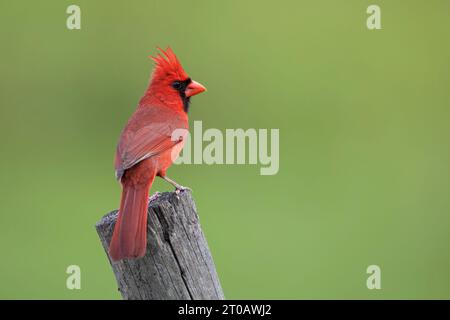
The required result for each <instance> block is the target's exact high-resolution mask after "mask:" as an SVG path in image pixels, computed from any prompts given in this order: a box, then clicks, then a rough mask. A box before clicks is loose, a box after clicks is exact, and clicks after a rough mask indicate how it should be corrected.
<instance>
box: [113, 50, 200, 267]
mask: <svg viewBox="0 0 450 320" xmlns="http://www.w3.org/2000/svg"><path fill="white" fill-rule="evenodd" d="M159 50H160V51H161V53H162V54H159V53H158V54H157V56H156V57H151V58H152V59H153V60H154V61H155V70H154V71H153V75H152V78H151V81H150V85H149V86H148V88H147V90H146V92H145V94H144V96H143V97H142V98H141V100H140V102H139V105H138V107H137V109H136V111H135V112H134V114H133V115H132V116H131V118H130V120H129V121H128V123H127V125H126V126H125V128H124V130H123V132H122V135H121V137H120V140H119V144H118V146H117V151H116V157H115V169H116V177H117V179H118V180H119V181H120V182H121V184H122V197H121V200H120V209H119V216H118V218H117V222H116V226H115V228H114V233H113V236H112V240H111V243H110V246H109V255H110V257H111V259H112V260H114V261H117V260H121V259H124V258H137V257H142V256H144V254H145V251H146V245H147V206H148V201H149V200H148V199H149V198H148V195H149V191H150V187H151V186H152V183H153V181H154V179H155V177H156V176H159V177H161V178H163V179H164V180H166V181H167V182H169V183H171V184H172V185H173V186H175V188H176V189H177V190H183V189H185V188H184V187H182V186H181V185H179V184H178V183H176V182H175V181H173V180H171V179H169V178H168V177H167V176H166V170H167V169H168V168H169V167H170V166H171V165H172V163H173V161H174V160H175V159H176V158H177V157H178V155H179V153H180V152H181V149H182V148H183V144H184V141H183V138H180V139H173V138H172V133H173V132H174V130H177V129H184V130H187V129H188V116H187V112H188V109H189V102H190V98H191V97H192V96H194V95H196V94H199V93H201V92H203V91H205V90H206V89H205V87H204V86H203V85H201V84H200V83H198V82H195V81H194V80H191V78H189V76H188V75H187V74H186V73H185V72H184V70H183V67H182V66H181V64H180V62H179V61H178V59H177V57H176V56H175V54H174V53H173V51H172V50H171V49H170V48H168V49H167V50H166V51H163V50H161V49H159ZM185 132H186V133H187V131H185Z"/></svg>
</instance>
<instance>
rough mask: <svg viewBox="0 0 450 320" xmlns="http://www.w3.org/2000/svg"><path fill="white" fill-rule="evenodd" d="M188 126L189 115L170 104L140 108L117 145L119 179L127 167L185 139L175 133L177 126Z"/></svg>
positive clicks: (117, 176)
mask: <svg viewBox="0 0 450 320" xmlns="http://www.w3.org/2000/svg"><path fill="white" fill-rule="evenodd" d="M187 128H188V122H187V118H186V117H183V116H182V115H181V114H179V113H178V112H175V111H173V110H170V109H169V108H167V107H158V106H144V107H139V108H138V110H136V112H135V113H134V114H133V116H132V117H131V119H130V120H129V122H128V124H127V125H126V126H125V129H124V130H123V132H122V135H121V137H120V140H119V144H118V145H117V151H116V159H115V169H116V178H117V179H118V180H120V178H121V177H122V175H123V173H124V171H125V170H127V169H129V168H131V167H132V166H134V165H135V164H137V163H139V162H140V161H142V160H144V159H147V158H150V157H153V156H155V155H158V154H160V153H161V152H163V151H166V150H168V149H170V148H172V147H174V146H175V145H176V144H178V143H180V142H181V141H182V139H179V137H178V136H174V138H172V135H173V133H174V131H175V130H176V129H186V130H187Z"/></svg>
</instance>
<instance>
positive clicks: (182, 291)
mask: <svg viewBox="0 0 450 320" xmlns="http://www.w3.org/2000/svg"><path fill="white" fill-rule="evenodd" d="M148 215H149V217H148V225H147V231H148V232H147V238H148V240H147V252H146V254H145V256H144V257H143V258H140V259H135V260H128V259H126V260H122V261H118V262H112V261H111V259H110V258H109V255H108V247H109V242H110V241H111V237H112V233H113V230H114V225H115V222H116V219H117V210H116V211H113V212H111V213H108V214H107V215H105V216H104V217H103V218H102V219H101V220H100V221H99V222H98V223H97V224H96V226H95V227H96V229H97V233H98V235H99V236H100V240H101V242H102V244H103V248H104V249H105V251H106V254H107V255H108V259H109V261H110V263H111V267H112V269H113V272H114V274H115V276H116V279H117V284H118V287H119V291H120V293H121V294H122V297H123V298H124V299H133V300H138V299H139V300H168V299H176V300H197V299H218V300H219V299H224V294H223V291H222V287H221V286H220V282H219V278H218V276H217V272H216V268H215V266H214V262H213V259H212V257H211V253H210V251H209V248H208V244H207V242H206V239H205V236H204V234H203V232H202V230H201V228H200V223H199V219H198V215H197V209H196V207H195V203H194V200H193V199H192V196H191V192H190V191H182V192H180V193H179V194H177V193H175V192H165V193H161V194H159V197H158V198H157V199H155V200H153V201H151V202H150V204H149V206H148Z"/></svg>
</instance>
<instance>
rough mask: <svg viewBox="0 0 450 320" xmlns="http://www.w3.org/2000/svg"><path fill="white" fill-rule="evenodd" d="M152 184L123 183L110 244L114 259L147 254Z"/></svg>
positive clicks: (110, 252) (111, 254)
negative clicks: (148, 215) (149, 195)
mask: <svg viewBox="0 0 450 320" xmlns="http://www.w3.org/2000/svg"><path fill="white" fill-rule="evenodd" d="M150 185H151V183H150V184H149V185H143V186H142V185H132V186H129V185H126V184H125V185H123V189H122V197H121V200H120V208H119V216H118V218H117V221H116V225H115V227H114V232H113V236H112V240H111V243H110V246H109V255H110V257H111V259H112V260H113V261H117V260H121V259H124V258H137V257H143V256H144V255H145V251H146V246H147V207H148V192H149V189H150Z"/></svg>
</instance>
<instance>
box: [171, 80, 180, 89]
mask: <svg viewBox="0 0 450 320" xmlns="http://www.w3.org/2000/svg"><path fill="white" fill-rule="evenodd" d="M172 88H174V89H175V90H180V89H181V82H180V81H174V82H172Z"/></svg>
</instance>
